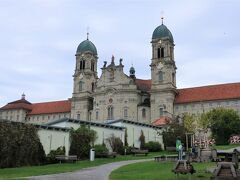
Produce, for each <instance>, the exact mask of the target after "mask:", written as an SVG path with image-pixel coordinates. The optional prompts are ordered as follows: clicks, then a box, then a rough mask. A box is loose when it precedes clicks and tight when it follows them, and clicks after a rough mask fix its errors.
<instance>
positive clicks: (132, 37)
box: [0, 0, 240, 106]
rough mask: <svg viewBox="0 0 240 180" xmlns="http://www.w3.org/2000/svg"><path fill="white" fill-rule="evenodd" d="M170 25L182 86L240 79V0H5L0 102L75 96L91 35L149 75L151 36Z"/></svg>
mask: <svg viewBox="0 0 240 180" xmlns="http://www.w3.org/2000/svg"><path fill="white" fill-rule="evenodd" d="M162 15H163V16H164V18H165V19H164V24H165V25H166V26H167V27H168V28H169V30H170V31H171V32H172V34H173V37H174V42H175V61H176V65H177V68H178V69H177V87H178V88H185V87H193V86H203V85H209V84H221V83H232V82H239V78H240V70H239V67H240V44H239V42H240V0H216V1H214V0H194V1H193V0H189V1H186V0H175V1H174V0H166V1H163V0H141V1H137V0H131V1H127V0H122V1H120V0H119V1H116V0H108V1H107V0H106V1H100V0H99V1H97V0H95V1H93V0H84V1H80V0H24V1H20V0H0V29H1V30H0V62H1V64H0V106H3V105H5V104H6V103H8V102H10V101H14V100H17V99H19V98H20V96H21V94H22V93H23V92H24V93H25V94H26V98H27V100H29V101H30V102H33V103H35V102H45V101H54V100H63V99H67V98H70V97H71V95H72V89H73V78H72V75H73V73H74V66H75V52H76V49H77V46H78V45H79V43H80V42H81V41H83V40H85V39H86V32H87V27H89V32H90V36H89V39H90V40H91V41H92V42H93V43H94V44H95V46H96V47H97V50H98V56H99V60H98V75H100V74H101V70H100V68H101V67H102V66H103V61H108V62H110V59H111V56H112V54H114V56H115V59H116V61H117V62H118V60H119V58H123V64H124V65H125V67H124V70H125V73H126V74H129V68H130V67H131V64H133V66H134V67H135V69H136V76H137V77H138V78H142V79H150V78H151V77H150V75H151V74H150V67H149V64H150V59H151V44H150V41H151V36H152V32H153V31H154V29H155V28H156V27H157V26H158V25H160V24H161V16H162Z"/></svg>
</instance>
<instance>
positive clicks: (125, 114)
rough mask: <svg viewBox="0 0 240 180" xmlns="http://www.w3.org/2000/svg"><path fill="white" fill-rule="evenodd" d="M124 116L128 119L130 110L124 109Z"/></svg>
mask: <svg viewBox="0 0 240 180" xmlns="http://www.w3.org/2000/svg"><path fill="white" fill-rule="evenodd" d="M123 112H124V113H123V116H124V118H127V117H128V109H127V108H124V111H123Z"/></svg>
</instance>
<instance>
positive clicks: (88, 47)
mask: <svg viewBox="0 0 240 180" xmlns="http://www.w3.org/2000/svg"><path fill="white" fill-rule="evenodd" d="M87 51H90V52H91V53H93V54H94V55H97V48H96V47H95V45H94V44H93V43H92V42H91V41H89V40H88V39H87V40H85V41H83V42H81V43H80V44H79V45H78V48H77V54H80V53H84V52H87Z"/></svg>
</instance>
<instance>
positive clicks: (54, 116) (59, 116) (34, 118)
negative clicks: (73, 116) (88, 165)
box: [28, 114, 67, 121]
mask: <svg viewBox="0 0 240 180" xmlns="http://www.w3.org/2000/svg"><path fill="white" fill-rule="evenodd" d="M66 117H67V114H59V115H43V116H41V115H40V116H32V117H28V120H29V121H30V120H32V121H34V120H37V121H39V120H43V121H44V120H51V119H57V118H59V119H60V118H66Z"/></svg>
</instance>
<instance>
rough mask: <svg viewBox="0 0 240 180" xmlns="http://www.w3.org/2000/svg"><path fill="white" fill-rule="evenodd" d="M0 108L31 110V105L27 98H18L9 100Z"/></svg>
mask: <svg viewBox="0 0 240 180" xmlns="http://www.w3.org/2000/svg"><path fill="white" fill-rule="evenodd" d="M0 109H1V110H8V109H27V110H31V109H32V105H31V103H30V102H28V101H27V100H25V99H20V100H17V101H13V102H10V103H8V104H7V105H5V106H3V107H2V108H0Z"/></svg>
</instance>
